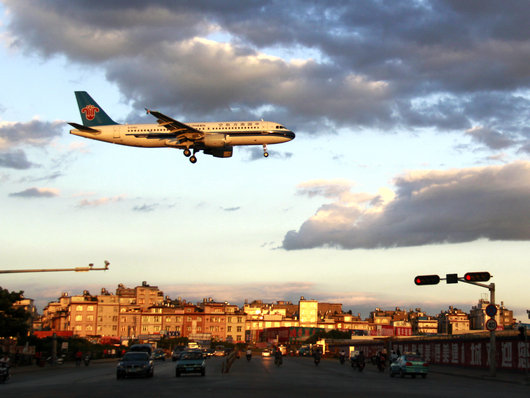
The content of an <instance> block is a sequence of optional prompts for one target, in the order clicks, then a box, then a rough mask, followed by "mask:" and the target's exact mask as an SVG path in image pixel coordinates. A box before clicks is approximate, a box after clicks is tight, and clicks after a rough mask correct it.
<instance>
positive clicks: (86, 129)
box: [68, 122, 101, 134]
mask: <svg viewBox="0 0 530 398" xmlns="http://www.w3.org/2000/svg"><path fill="white" fill-rule="evenodd" d="M68 124H69V125H70V126H72V127H73V128H75V129H77V130H80V131H84V132H85V133H92V134H100V133H101V131H99V130H96V129H93V128H92V127H88V126H83V125H82V124H78V123H71V122H68Z"/></svg>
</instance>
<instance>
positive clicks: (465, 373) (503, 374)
mask: <svg viewBox="0 0 530 398" xmlns="http://www.w3.org/2000/svg"><path fill="white" fill-rule="evenodd" d="M429 372H432V373H440V374H444V375H448V376H456V377H468V378H473V379H479V380H491V381H498V382H502V383H513V384H526V385H530V379H529V378H527V376H526V375H525V374H524V373H518V372H510V371H507V370H497V372H496V373H497V374H496V376H495V377H491V376H490V375H489V369H480V368H479V369H477V368H467V367H459V366H444V365H429Z"/></svg>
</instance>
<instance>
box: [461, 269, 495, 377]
mask: <svg viewBox="0 0 530 398" xmlns="http://www.w3.org/2000/svg"><path fill="white" fill-rule="evenodd" d="M460 281H461V282H465V283H469V284H470V285H475V286H480V287H484V288H486V289H488V290H489V291H490V304H492V305H495V283H490V284H489V285H485V284H484V283H478V282H470V281H466V280H465V279H460ZM489 357H490V377H495V376H496V375H497V350H496V343H495V330H490V355H489Z"/></svg>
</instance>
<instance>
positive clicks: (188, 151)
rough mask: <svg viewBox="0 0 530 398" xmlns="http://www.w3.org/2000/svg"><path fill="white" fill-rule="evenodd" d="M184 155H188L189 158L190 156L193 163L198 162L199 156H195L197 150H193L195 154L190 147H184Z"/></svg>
mask: <svg viewBox="0 0 530 398" xmlns="http://www.w3.org/2000/svg"><path fill="white" fill-rule="evenodd" d="M184 156H186V157H187V158H190V162H191V163H193V164H195V163H197V157H196V156H195V150H193V155H192V154H191V151H190V149H189V148H186V149H184Z"/></svg>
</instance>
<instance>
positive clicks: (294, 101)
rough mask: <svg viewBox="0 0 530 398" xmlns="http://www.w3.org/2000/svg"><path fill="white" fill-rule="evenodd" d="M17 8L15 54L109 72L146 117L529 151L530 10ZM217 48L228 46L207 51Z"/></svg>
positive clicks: (371, 5) (10, 0)
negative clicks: (266, 120)
mask: <svg viewBox="0 0 530 398" xmlns="http://www.w3.org/2000/svg"><path fill="white" fill-rule="evenodd" d="M4 3H5V7H6V8H7V9H8V10H9V11H10V14H9V16H10V18H11V20H10V22H9V25H8V32H9V34H10V35H11V36H12V37H13V39H14V41H13V44H14V45H16V46H19V47H20V48H23V49H25V50H27V51H30V52H32V53H33V52H37V53H39V54H41V55H42V56H45V57H50V56H53V55H64V56H65V57H67V58H68V59H70V60H73V61H75V62H79V63H82V64H89V65H97V66H98V67H101V68H103V69H104V70H105V71H106V76H107V78H108V80H109V81H111V82H113V83H115V84H117V86H118V87H119V89H120V90H121V92H122V94H123V95H124V97H126V98H130V99H131V102H132V104H133V106H134V107H135V108H137V109H142V108H143V107H144V106H146V105H148V106H151V107H156V108H160V109H161V110H164V111H168V112H169V111H171V112H172V114H175V113H177V114H179V113H180V114H182V115H186V117H190V118H192V117H193V118H201V119H202V118H204V120H212V118H222V119H241V120H243V119H246V118H247V117H252V118H255V117H261V116H262V115H263V113H267V114H269V115H270V116H272V117H274V119H272V120H275V119H277V120H281V121H282V122H284V123H285V124H286V125H287V126H289V127H290V128H295V127H296V128H297V129H298V130H302V131H305V132H309V133H321V132H330V131H331V132H333V131H335V130H336V129H337V128H339V127H350V128H362V127H373V128H379V129H384V130H389V129H416V128H423V127H426V128H434V129H438V130H440V131H447V130H457V131H462V132H465V131H467V130H470V129H473V128H480V129H483V132H486V131H489V132H495V134H494V135H496V136H495V137H493V136H492V134H491V133H490V135H489V136H488V137H486V136H485V135H484V134H481V135H480V136H476V137H475V139H476V141H478V142H479V143H481V144H484V145H486V146H487V147H489V148H491V149H499V148H508V147H513V148H526V145H527V143H528V137H529V133H528V131H526V130H525V128H526V127H525V126H527V125H528V122H529V120H528V119H529V116H528V115H529V114H530V113H529V112H528V111H529V110H530V106H529V105H530V104H529V100H528V98H527V96H525V95H521V93H524V92H526V91H527V90H528V88H529V84H530V69H529V68H528V60H529V59H530V42H529V41H528V37H530V25H529V24H528V23H527V18H526V16H527V15H528V11H529V6H528V4H527V3H526V2H521V1H517V0H507V1H503V2H502V4H500V3H499V2H497V1H494V0H483V1H476V0H475V1H468V2H461V1H455V0H433V1H428V2H421V1H412V0H411V1H404V2H370V1H362V2H342V1H340V2H333V3H329V2H320V1H311V0H309V1H302V0H298V1H292V2H289V3H288V4H286V3H285V2H281V1H274V0H270V1H265V2H248V1H231V2H209V1H193V2H169V3H168V2H166V1H162V0H160V1H150V2H142V1H122V0H114V1H112V0H110V1H107V2H105V3H101V4H100V3H97V2H85V1H79V2H71V1H67V0H44V1H40V2H37V3H35V2H30V1H29V0H16V1H15V0H5V1H4ZM215 34H217V35H218V36H217V37H221V38H223V39H224V40H226V43H220V42H216V41H208V40H206V38H207V37H209V35H215ZM211 37H216V36H211ZM308 52H309V53H310V54H312V55H313V59H305V60H303V61H297V60H293V59H291V58H296V57H301V56H305V55H303V54H307V53H308ZM271 53H274V54H279V55H280V56H281V58H280V57H277V58H275V57H271V56H267V54H271ZM300 54H302V55H300ZM315 124H316V125H317V126H320V128H318V129H315V128H314V125H315ZM323 126H326V128H323ZM328 126H329V128H328ZM499 145H500V146H499ZM523 151H524V149H523Z"/></svg>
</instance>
